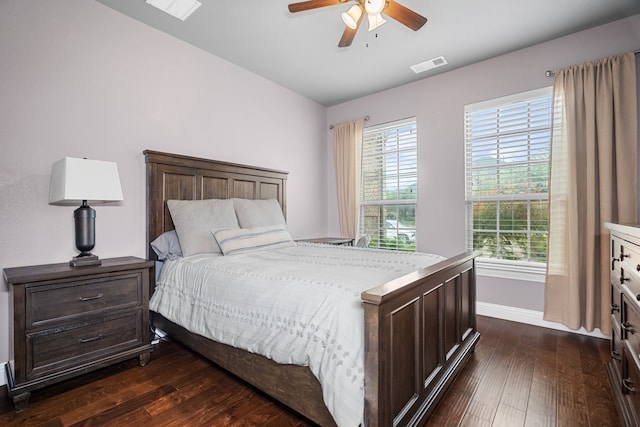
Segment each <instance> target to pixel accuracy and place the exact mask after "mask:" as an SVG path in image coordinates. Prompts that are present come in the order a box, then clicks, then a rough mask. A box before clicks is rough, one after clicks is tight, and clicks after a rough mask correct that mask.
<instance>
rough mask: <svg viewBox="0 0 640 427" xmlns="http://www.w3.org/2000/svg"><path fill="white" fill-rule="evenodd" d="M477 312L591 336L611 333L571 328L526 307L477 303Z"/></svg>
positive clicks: (481, 314) (598, 336) (604, 336)
mask: <svg viewBox="0 0 640 427" xmlns="http://www.w3.org/2000/svg"><path fill="white" fill-rule="evenodd" d="M476 312H477V314H479V315H480V316H488V317H496V318H498V319H504V320H510V321H512V322H518V323H527V324H529V325H535V326H541V327H543V328H549V329H557V330H559V331H565V332H571V333H574V334H581V335H588V336H590V337H596V338H604V339H609V338H610V337H609V335H605V334H603V333H602V332H600V330H599V329H595V330H594V331H593V332H589V331H587V330H585V329H584V328H580V329H579V330H577V331H576V330H573V329H569V328H567V327H566V326H564V325H563V324H561V323H556V322H549V321H547V320H544V319H543V318H542V315H543V313H542V312H541V311H535V310H527V309H525V308H518V307H510V306H506V305H499V304H492V303H488V302H480V301H478V302H477V303H476Z"/></svg>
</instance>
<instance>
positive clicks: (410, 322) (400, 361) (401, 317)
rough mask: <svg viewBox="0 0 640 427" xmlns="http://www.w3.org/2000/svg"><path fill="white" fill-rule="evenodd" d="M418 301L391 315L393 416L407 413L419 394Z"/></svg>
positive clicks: (415, 300) (411, 302)
mask: <svg viewBox="0 0 640 427" xmlns="http://www.w3.org/2000/svg"><path fill="white" fill-rule="evenodd" d="M419 305H420V300H419V299H418V298H416V299H414V300H412V301H410V302H409V303H408V304H406V305H404V306H403V307H400V308H399V309H397V310H394V311H393V312H392V313H391V381H392V385H391V402H392V403H391V405H392V406H391V408H392V412H393V416H394V417H395V416H397V415H398V414H400V413H401V412H406V411H408V410H409V409H410V406H411V405H412V404H413V403H414V402H415V400H416V399H417V396H418V394H419V393H420V388H421V387H420V384H419V382H418V379H419V378H420V370H419V365H418V362H419V350H420V349H419V346H418V343H419V333H420V316H419V315H420V306H419Z"/></svg>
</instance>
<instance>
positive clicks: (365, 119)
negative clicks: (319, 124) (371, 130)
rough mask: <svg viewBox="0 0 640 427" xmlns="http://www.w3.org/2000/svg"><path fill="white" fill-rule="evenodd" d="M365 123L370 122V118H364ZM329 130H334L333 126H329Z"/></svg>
mask: <svg viewBox="0 0 640 427" xmlns="http://www.w3.org/2000/svg"><path fill="white" fill-rule="evenodd" d="M364 121H365V122H368V121H369V116H364ZM329 129H333V125H329Z"/></svg>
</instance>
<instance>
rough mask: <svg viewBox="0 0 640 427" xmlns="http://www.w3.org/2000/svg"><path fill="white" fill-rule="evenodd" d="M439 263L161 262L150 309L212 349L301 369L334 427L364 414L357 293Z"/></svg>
mask: <svg viewBox="0 0 640 427" xmlns="http://www.w3.org/2000/svg"><path fill="white" fill-rule="evenodd" d="M441 259H443V258H442V257H439V256H436V255H428V254H413V253H398V252H394V251H381V250H366V249H360V248H350V247H345V246H329V245H315V244H304V243H298V244H297V246H292V247H288V248H281V249H271V250H262V251H256V252H250V253H244V254H238V255H229V256H220V255H218V256H215V255H210V254H202V255H194V256H191V257H187V258H181V259H178V260H173V261H168V262H166V263H165V265H164V267H163V269H162V273H161V275H160V279H159V281H158V283H157V286H156V290H155V293H154V294H153V297H152V298H151V302H150V307H151V310H153V311H155V312H158V313H160V314H162V315H163V316H165V317H166V318H167V319H169V320H171V321H173V322H175V323H177V324H179V325H181V326H183V327H185V328H187V329H188V330H190V331H192V332H195V333H197V334H199V335H203V336H205V337H208V338H211V339H213V340H215V341H218V342H221V343H224V344H229V345H232V346H234V347H239V348H242V349H245V350H248V351H251V352H254V353H259V354H261V355H263V356H266V357H268V358H270V359H273V360H274V361H276V362H278V363H284V364H296V365H304V366H309V368H310V369H311V371H312V372H313V374H314V375H315V376H316V377H317V378H318V380H319V381H320V384H321V386H322V390H323V397H324V402H325V404H326V405H327V408H328V409H329V411H330V412H331V414H332V415H333V417H334V419H335V421H336V423H337V424H338V425H339V426H350V427H355V426H357V425H358V424H360V423H361V422H362V417H363V410H364V389H363V387H364V315H363V309H362V302H361V300H360V294H361V292H362V291H364V290H367V289H370V288H372V287H375V286H377V285H381V284H383V283H386V282H388V281H389V280H391V279H393V278H396V277H400V276H402V275H404V274H406V273H409V272H412V271H415V270H417V269H418V268H420V267H424V266H427V265H430V264H434V263H435V262H438V261H440V260H441Z"/></svg>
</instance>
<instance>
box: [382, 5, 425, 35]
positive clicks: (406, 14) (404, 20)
mask: <svg viewBox="0 0 640 427" xmlns="http://www.w3.org/2000/svg"><path fill="white" fill-rule="evenodd" d="M382 13H384V14H385V15H387V16H389V17H391V18H393V19H395V20H396V21H398V22H400V23H401V24H404V25H406V26H407V27H409V28H411V29H412V30H413V31H418V30H419V29H420V28H422V26H423V25H424V24H426V23H427V18H425V17H424V16H422V15H419V14H417V13H415V12H414V11H413V10H411V9H408V8H406V7H405V6H403V5H401V4H400V3H396V2H395V1H393V0H387V6H386V7H385V8H384V9H383V10H382Z"/></svg>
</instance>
